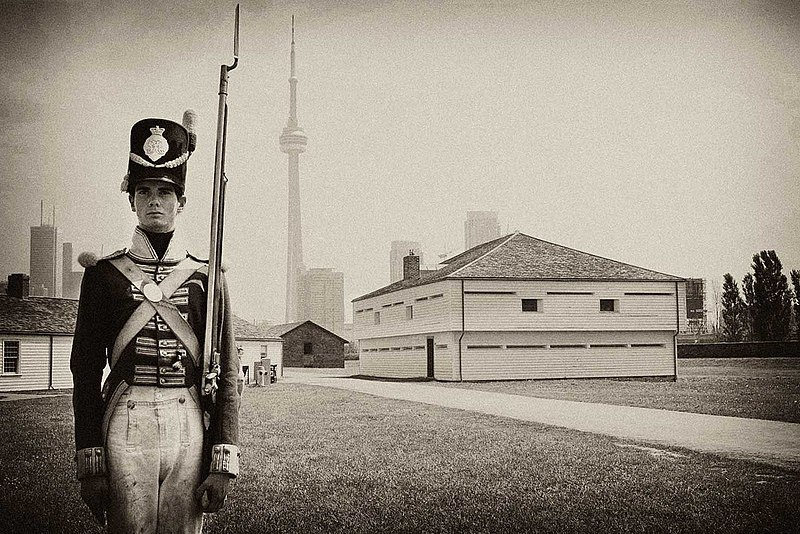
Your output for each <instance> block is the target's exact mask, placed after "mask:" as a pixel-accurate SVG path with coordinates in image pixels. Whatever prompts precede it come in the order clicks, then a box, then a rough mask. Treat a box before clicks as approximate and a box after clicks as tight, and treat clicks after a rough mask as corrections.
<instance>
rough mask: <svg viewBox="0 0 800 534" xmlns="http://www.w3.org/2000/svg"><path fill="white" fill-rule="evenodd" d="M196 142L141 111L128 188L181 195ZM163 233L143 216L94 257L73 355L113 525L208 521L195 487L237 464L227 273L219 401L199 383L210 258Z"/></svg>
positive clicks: (87, 465) (80, 407) (79, 425)
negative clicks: (161, 186) (161, 245)
mask: <svg viewBox="0 0 800 534" xmlns="http://www.w3.org/2000/svg"><path fill="white" fill-rule="evenodd" d="M148 144H149V146H148ZM193 144H194V143H193V139H192V137H191V136H190V134H189V132H188V131H187V130H186V129H184V128H183V127H182V126H181V125H179V124H177V123H173V122H171V121H166V120H163V119H145V120H144V121H140V122H139V123H137V124H136V125H134V127H133V129H132V131H131V155H130V162H129V173H128V175H127V176H126V179H125V181H124V182H123V190H125V191H128V192H131V193H132V192H133V190H134V189H135V186H136V184H137V183H140V182H142V181H143V180H162V181H166V182H169V183H171V184H172V185H174V186H175V189H176V191H177V192H178V194H179V195H180V196H182V194H183V186H184V182H185V172H186V165H185V164H186V160H187V159H188V157H189V155H190V154H191V151H192V150H193V148H194V146H193ZM159 145H160V146H159ZM145 158H147V159H145ZM148 160H150V161H148ZM162 162H163V163H162ZM155 237H156V236H148V233H147V232H145V231H144V230H143V229H142V228H140V227H137V228H136V229H135V231H134V234H133V238H132V242H131V246H130V247H129V248H127V249H124V250H122V251H119V252H117V253H114V254H112V255H110V256H107V257H105V258H102V259H100V260H99V261H90V262H88V264H87V265H86V271H85V274H84V277H83V282H82V286H81V296H80V304H79V308H78V319H77V324H76V329H75V337H74V340H73V346H72V356H71V362H70V366H71V370H72V374H73V383H74V392H73V409H74V414H75V444H76V449H77V454H76V461H77V468H78V478H79V479H84V478H86V477H107V479H108V488H109V502H108V506H107V513H108V522H109V528H110V530H113V531H120V532H127V531H132V530H133V529H136V531H137V532H138V531H145V532H146V531H148V529H149V530H150V531H153V532H156V531H158V532H162V531H177V532H199V531H200V528H201V526H202V509H201V507H200V503H198V501H197V499H196V498H195V495H194V491H195V490H196V489H197V487H198V486H199V485H200V483H201V482H202V480H203V478H204V477H205V476H206V475H207V474H208V473H217V474H223V475H227V476H230V477H235V476H237V474H238V469H239V449H238V411H239V391H238V388H237V378H238V373H239V368H240V362H239V358H238V354H237V352H236V350H235V347H234V335H233V331H232V328H231V322H230V321H231V313H230V303H229V300H228V294H227V288H226V287H225V283H224V278H223V279H222V288H223V290H222V299H221V300H222V306H221V313H220V318H221V340H222V342H221V345H220V347H219V349H220V362H219V363H220V372H219V378H218V382H217V385H218V390H217V391H216V394H215V402H214V403H213V404H212V403H211V402H210V401H211V396H208V395H200V394H199V388H200V387H201V385H200V384H201V378H202V374H203V369H200V368H199V361H200V352H201V351H202V347H203V343H204V335H205V332H204V330H205V322H206V295H207V293H206V291H207V282H208V276H207V262H204V261H202V260H200V259H198V258H197V257H196V256H194V255H192V254H190V253H189V252H188V251H187V249H186V247H185V246H184V245H183V243H182V242H181V237H180V233H179V232H178V231H175V233H174V234H173V235H172V237H171V239H170V238H169V236H166V239H167V240H169V244H168V246H167V248H166V251H164V252H163V254H159V253H157V251H156V248H155V247H154V245H153V243H152V242H151V240H152V239H153V238H155ZM106 363H109V364H110V366H111V373H110V375H109V376H108V378H107V379H106V381H105V383H104V384H103V385H102V387H101V379H102V376H103V370H104V368H105V366H106ZM142 528H144V530H141V529H142Z"/></svg>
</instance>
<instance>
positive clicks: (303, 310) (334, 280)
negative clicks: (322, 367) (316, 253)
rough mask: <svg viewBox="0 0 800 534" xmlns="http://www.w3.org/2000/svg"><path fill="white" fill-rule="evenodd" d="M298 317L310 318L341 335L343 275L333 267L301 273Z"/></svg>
mask: <svg viewBox="0 0 800 534" xmlns="http://www.w3.org/2000/svg"><path fill="white" fill-rule="evenodd" d="M301 287H302V297H301V306H300V319H298V320H311V321H314V322H315V323H317V324H318V325H320V326H323V327H325V328H327V329H328V330H330V331H332V332H334V333H336V334H338V335H342V332H343V331H344V275H343V274H342V273H340V272H338V271H334V270H333V269H317V268H312V269H308V270H307V271H306V272H305V273H303V278H302V284H301Z"/></svg>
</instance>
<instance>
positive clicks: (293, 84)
mask: <svg viewBox="0 0 800 534" xmlns="http://www.w3.org/2000/svg"><path fill="white" fill-rule="evenodd" d="M307 142H308V138H307V137H306V134H305V133H304V132H303V129H302V128H300V127H299V126H298V125H297V76H296V75H295V69H294V15H292V48H291V70H290V75H289V120H288V121H287V122H286V127H285V128H284V129H283V133H281V137H280V145H281V152H284V153H286V154H289V224H288V240H287V252H286V322H287V323H290V322H294V321H297V320H300V319H301V318H300V317H299V315H300V294H301V288H300V285H301V280H302V275H303V271H305V266H304V265H303V234H302V225H301V222H300V169H299V163H300V153H301V152H305V150H306V143H307Z"/></svg>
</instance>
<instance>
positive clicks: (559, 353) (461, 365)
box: [353, 233, 686, 381]
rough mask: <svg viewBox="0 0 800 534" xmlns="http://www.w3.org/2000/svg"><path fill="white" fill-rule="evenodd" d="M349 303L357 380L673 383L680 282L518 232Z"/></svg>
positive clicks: (410, 266) (411, 266)
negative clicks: (646, 379)
mask: <svg viewBox="0 0 800 534" xmlns="http://www.w3.org/2000/svg"><path fill="white" fill-rule="evenodd" d="M405 261H406V265H405V269H404V271H405V272H404V275H405V276H404V279H403V280H400V281H398V282H395V283H393V284H390V285H388V286H386V287H383V288H381V289H378V290H377V291H374V292H372V293H369V294H366V295H363V296H361V297H358V298H356V299H354V300H353V329H354V337H356V338H357V339H358V341H359V359H360V364H361V373H362V374H364V375H370V376H376V377H394V378H416V377H430V378H435V379H436V380H444V381H460V380H510V379H532V378H579V377H634V376H660V377H676V376H677V342H676V335H677V333H678V332H679V331H681V330H684V329H685V328H686V310H685V303H686V289H685V280H684V279H683V278H680V277H677V276H672V275H668V274H663V273H659V272H656V271H652V270H649V269H644V268H641V267H636V266H633V265H628V264H625V263H622V262H618V261H614V260H610V259H606V258H602V257H599V256H595V255H592V254H588V253H585V252H580V251H577V250H574V249H571V248H568V247H564V246H561V245H557V244H554V243H549V242H547V241H542V240H540V239H536V238H533V237H530V236H528V235H525V234H522V233H514V234H511V235H508V236H505V237H501V238H498V239H495V240H493V241H490V242H487V243H484V244H482V245H479V246H476V247H474V248H472V249H470V250H467V251H466V252H464V253H462V254H460V255H458V256H455V257H453V258H451V259H448V260H446V262H444V264H443V266H442V267H441V268H440V269H438V270H436V271H432V272H423V274H422V275H420V270H419V264H418V262H419V258H418V257H416V256H408V257H406V258H405Z"/></svg>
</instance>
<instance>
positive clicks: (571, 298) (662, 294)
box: [464, 280, 686, 331]
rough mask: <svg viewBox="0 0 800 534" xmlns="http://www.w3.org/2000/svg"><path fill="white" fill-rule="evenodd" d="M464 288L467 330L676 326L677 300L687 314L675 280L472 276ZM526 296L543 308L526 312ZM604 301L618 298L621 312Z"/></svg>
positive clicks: (560, 329)
mask: <svg viewBox="0 0 800 534" xmlns="http://www.w3.org/2000/svg"><path fill="white" fill-rule="evenodd" d="M683 285H684V284H682V283H680V284H679V286H683ZM680 289H681V288H680V287H679V290H680ZM464 291H465V296H464V310H465V311H464V313H465V329H466V330H468V331H488V330H504V331H510V330H524V331H530V330H539V331H565V330H571V331H602V330H606V331H625V330H677V328H678V316H677V314H676V310H675V304H676V300H677V302H678V303H679V304H680V303H681V302H682V303H683V308H682V309H683V310H684V311H683V312H682V314H683V315H685V301H686V298H685V289H684V291H683V295H684V296H683V297H681V294H680V293H679V294H678V296H677V299H676V295H675V283H674V282H547V281H532V282H524V281H489V280H486V281H483V280H481V281H476V280H468V281H466V282H465V284H464ZM482 292H483V293H482ZM523 298H526V299H528V298H530V299H540V306H539V310H540V311H536V312H523V311H522V299H523ZM600 299H613V300H615V301H618V305H619V307H618V311H613V312H604V311H600ZM684 323H685V319H684Z"/></svg>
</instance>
